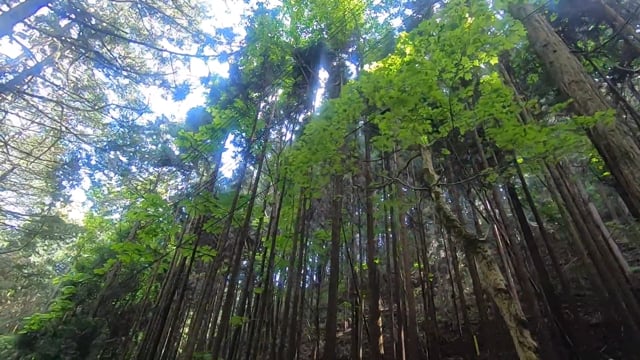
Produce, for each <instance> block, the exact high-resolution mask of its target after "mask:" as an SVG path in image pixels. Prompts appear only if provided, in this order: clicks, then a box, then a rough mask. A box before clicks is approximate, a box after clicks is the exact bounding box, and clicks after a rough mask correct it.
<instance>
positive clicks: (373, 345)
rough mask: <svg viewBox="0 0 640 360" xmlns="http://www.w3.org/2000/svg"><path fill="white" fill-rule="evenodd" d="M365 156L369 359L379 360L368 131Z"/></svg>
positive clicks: (377, 283)
mask: <svg viewBox="0 0 640 360" xmlns="http://www.w3.org/2000/svg"><path fill="white" fill-rule="evenodd" d="M364 134H365V139H364V144H365V145H364V146H365V156H364V163H363V173H364V179H365V185H364V186H365V212H366V228H367V231H366V233H367V234H366V235H367V275H368V290H369V294H368V296H367V298H368V301H369V321H368V329H369V357H370V359H372V360H380V359H381V358H382V356H383V354H384V341H383V338H382V331H381V328H382V316H381V313H380V304H379V302H380V280H379V275H378V244H377V241H376V233H375V229H374V217H373V189H372V188H371V169H370V167H371V139H370V134H369V131H365V132H364Z"/></svg>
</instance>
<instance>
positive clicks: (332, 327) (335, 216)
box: [323, 175, 343, 360]
mask: <svg viewBox="0 0 640 360" xmlns="http://www.w3.org/2000/svg"><path fill="white" fill-rule="evenodd" d="M342 196H343V194H342V176H340V175H335V176H334V177H333V197H332V200H331V211H332V218H331V250H330V255H329V257H330V263H329V267H330V269H331V270H330V273H329V298H328V303H327V322H326V326H325V331H326V342H325V346H324V352H323V358H324V359H325V360H331V359H335V358H336V330H337V316H338V280H339V277H340V238H341V236H340V230H341V229H342Z"/></svg>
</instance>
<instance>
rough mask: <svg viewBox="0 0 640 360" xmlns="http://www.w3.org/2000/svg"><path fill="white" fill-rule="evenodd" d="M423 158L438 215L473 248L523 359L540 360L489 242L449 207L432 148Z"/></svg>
mask: <svg viewBox="0 0 640 360" xmlns="http://www.w3.org/2000/svg"><path fill="white" fill-rule="evenodd" d="M421 155H422V162H423V171H424V176H425V180H426V182H427V184H428V186H429V187H430V190H431V198H432V200H433V201H434V204H435V211H436V214H437V215H438V217H439V219H440V221H441V222H442V224H443V226H445V228H446V229H447V230H448V231H450V232H451V234H452V235H454V236H455V237H456V238H457V239H458V240H459V241H461V242H462V245H463V246H465V247H467V248H469V251H470V252H471V253H473V254H474V256H475V258H476V262H477V264H478V270H479V272H480V274H481V280H482V281H483V282H484V286H485V287H486V289H487V291H488V292H489V293H490V294H491V297H492V298H493V300H494V302H495V303H496V306H497V307H498V310H499V311H500V315H501V316H502V318H503V319H504V321H505V323H506V324H507V328H508V329H509V333H510V335H511V339H512V341H513V345H514V347H515V349H516V352H517V354H518V357H519V359H521V360H538V359H540V357H539V356H538V345H537V344H536V342H535V341H534V340H533V338H532V337H531V333H530V332H529V329H528V328H527V324H528V322H527V318H526V317H525V315H524V313H523V312H522V309H521V308H520V305H519V304H518V302H517V301H515V299H514V298H513V296H512V294H511V293H510V292H509V290H508V289H507V286H506V283H505V280H504V276H503V275H502V273H501V272H500V268H499V267H498V265H497V264H496V263H495V261H494V260H493V255H492V254H491V250H490V249H489V246H488V244H487V242H486V241H485V240H483V239H480V238H479V237H478V236H477V235H475V234H472V233H470V232H469V231H467V230H466V229H465V228H464V226H462V224H461V223H460V221H459V220H458V219H457V218H456V217H455V215H454V214H453V212H452V211H451V208H450V207H449V204H448V203H447V201H446V200H445V198H444V194H443V192H442V189H441V188H440V187H439V186H438V185H437V184H438V179H439V176H438V174H437V173H436V171H435V169H434V166H433V160H432V158H431V149H429V148H427V147H426V146H422V148H421Z"/></svg>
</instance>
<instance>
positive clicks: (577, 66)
mask: <svg viewBox="0 0 640 360" xmlns="http://www.w3.org/2000/svg"><path fill="white" fill-rule="evenodd" d="M509 10H510V12H511V14H512V15H513V17H515V18H516V19H519V20H520V21H521V22H522V23H523V24H524V26H525V28H526V29H527V35H528V38H529V42H530V43H531V45H532V47H533V49H534V50H535V52H536V54H537V55H538V57H539V58H540V60H542V62H543V64H544V67H545V69H546V71H547V72H548V73H549V75H550V76H551V78H552V79H554V81H555V82H556V85H557V86H558V87H559V88H560V90H561V91H562V92H563V93H564V94H566V95H568V96H570V97H571V98H572V99H573V100H574V106H575V109H576V110H577V112H578V113H580V114H581V115H594V114H595V113H597V112H602V111H607V110H612V108H611V106H610V105H609V104H608V103H607V101H606V99H605V98H604V97H603V96H602V95H601V94H600V92H599V91H598V88H597V86H596V84H595V82H594V81H593V79H592V78H591V77H590V76H589V74H587V72H586V71H585V69H584V67H583V66H582V64H581V63H580V61H578V59H577V58H576V57H575V56H574V55H573V54H571V52H570V50H569V48H568V47H567V46H566V44H565V43H564V42H563V41H562V39H561V38H560V37H559V36H558V35H557V34H556V33H555V32H554V30H553V28H552V27H551V24H549V22H548V21H547V20H546V19H545V18H544V16H543V15H542V14H540V13H539V12H536V11H535V9H534V7H533V6H532V5H530V4H513V5H511V6H510V7H509ZM587 135H588V136H589V138H590V139H591V142H592V143H593V145H594V146H595V147H596V149H597V150H598V152H599V153H600V155H601V156H602V158H603V160H604V161H605V163H606V165H607V167H608V168H609V170H610V171H611V174H612V175H613V176H614V178H615V179H616V181H617V182H618V184H619V185H620V192H621V194H620V195H621V197H622V199H623V200H624V202H625V204H626V205H627V207H628V208H629V211H630V212H631V214H632V215H633V216H634V217H635V218H640V181H639V177H638V174H639V173H640V148H638V145H637V144H636V142H635V141H634V140H633V138H631V137H630V136H627V135H625V133H624V130H623V129H622V128H621V126H620V124H619V121H618V122H617V123H616V124H615V125H606V124H603V123H598V124H596V125H594V126H593V127H591V128H590V129H588V130H587Z"/></svg>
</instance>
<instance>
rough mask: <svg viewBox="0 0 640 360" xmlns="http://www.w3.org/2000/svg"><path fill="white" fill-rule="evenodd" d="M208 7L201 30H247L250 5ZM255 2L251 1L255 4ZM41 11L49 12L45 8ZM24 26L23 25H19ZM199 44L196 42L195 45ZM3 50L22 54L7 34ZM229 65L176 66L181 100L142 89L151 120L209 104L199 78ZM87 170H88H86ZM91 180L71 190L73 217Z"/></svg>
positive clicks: (176, 118) (232, 2) (178, 118)
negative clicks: (185, 87)
mask: <svg viewBox="0 0 640 360" xmlns="http://www.w3.org/2000/svg"><path fill="white" fill-rule="evenodd" d="M200 1H201V2H202V3H203V4H204V5H205V6H207V7H208V8H209V10H208V14H209V15H210V18H208V19H204V21H203V22H202V26H201V27H202V30H204V31H206V32H208V33H211V34H213V33H214V32H215V29H216V28H233V29H234V32H235V33H236V34H237V36H239V37H244V35H245V32H244V29H243V28H242V27H241V25H240V23H241V16H242V15H243V13H244V12H245V11H246V8H247V7H248V6H251V4H250V5H247V4H245V3H244V2H243V1H238V0H214V1H205V0H200ZM253 2H255V0H254V1H252V3H253ZM41 11H48V9H43V10H41ZM17 26H21V25H17ZM195 46H197V45H195V44H194V47H195ZM0 53H2V54H3V55H6V56H9V57H10V58H17V57H18V56H20V55H21V53H22V49H21V47H20V46H19V45H18V44H16V43H12V42H11V41H10V40H9V38H8V37H3V38H0ZM228 71H229V66H228V64H226V63H220V62H218V61H217V60H216V59H215V58H210V59H201V58H195V57H194V58H192V59H191V60H190V62H189V64H188V65H187V66H186V67H185V68H183V69H177V71H176V72H175V74H176V75H175V76H174V77H173V78H172V80H173V81H174V82H175V83H177V84H180V83H183V82H185V81H186V82H188V83H189V84H190V92H189V94H188V95H187V96H186V98H185V99H184V100H182V101H174V100H173V99H172V97H171V94H170V93H167V92H166V91H165V90H163V89H160V88H158V87H147V88H144V89H142V91H143V92H144V94H145V96H146V100H147V102H148V104H149V107H150V109H151V112H152V113H151V114H150V115H149V119H150V120H152V119H155V118H156V117H158V116H165V117H166V118H168V119H169V120H170V121H173V122H184V120H185V118H186V114H187V112H188V111H189V109H191V108H193V107H197V106H203V105H206V94H207V90H208V89H207V88H206V87H205V86H203V85H202V83H201V82H200V79H201V78H202V77H206V76H208V75H210V74H217V75H219V76H224V77H226V76H228ZM231 140H232V138H229V139H227V142H226V148H227V151H226V152H225V153H224V154H223V156H222V162H223V166H222V168H221V172H222V174H223V175H224V176H225V177H230V176H231V175H232V173H233V170H234V169H235V168H236V167H237V161H236V160H235V159H234V153H235V152H236V151H237V150H238V149H237V148H235V147H234V146H233V145H232V144H231ZM83 171H85V173H86V169H85V170H83ZM90 186H91V182H90V181H89V178H88V177H87V176H86V175H85V176H84V179H83V181H82V184H81V185H80V186H79V187H78V188H75V189H73V190H71V203H70V204H68V206H66V207H65V209H63V211H66V212H67V214H68V216H69V218H70V220H72V221H78V222H79V221H81V220H82V218H83V217H84V214H85V213H86V212H87V211H88V209H89V208H90V207H91V205H92V204H91V203H90V201H88V200H87V196H86V194H85V192H86V191H87V190H89V188H90Z"/></svg>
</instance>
